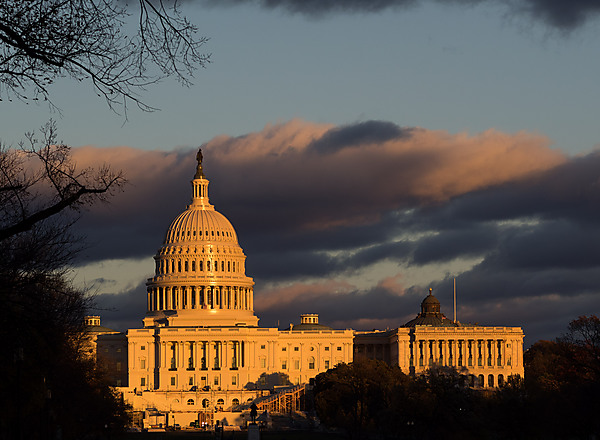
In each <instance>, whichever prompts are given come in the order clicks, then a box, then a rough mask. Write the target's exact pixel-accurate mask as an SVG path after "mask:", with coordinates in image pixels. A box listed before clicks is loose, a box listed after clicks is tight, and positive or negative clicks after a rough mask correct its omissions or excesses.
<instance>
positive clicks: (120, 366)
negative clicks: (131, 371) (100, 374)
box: [117, 362, 122, 372]
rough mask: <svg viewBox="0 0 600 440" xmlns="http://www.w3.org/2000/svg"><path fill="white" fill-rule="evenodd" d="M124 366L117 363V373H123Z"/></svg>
mask: <svg viewBox="0 0 600 440" xmlns="http://www.w3.org/2000/svg"><path fill="white" fill-rule="evenodd" d="M121 368H122V365H121V362H117V371H119V372H120V371H121Z"/></svg>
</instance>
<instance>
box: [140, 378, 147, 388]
mask: <svg viewBox="0 0 600 440" xmlns="http://www.w3.org/2000/svg"><path fill="white" fill-rule="evenodd" d="M140 386H141V387H145V386H146V378H145V377H142V378H141V379H140Z"/></svg>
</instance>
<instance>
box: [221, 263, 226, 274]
mask: <svg viewBox="0 0 600 440" xmlns="http://www.w3.org/2000/svg"><path fill="white" fill-rule="evenodd" d="M221 272H225V262H224V261H221Z"/></svg>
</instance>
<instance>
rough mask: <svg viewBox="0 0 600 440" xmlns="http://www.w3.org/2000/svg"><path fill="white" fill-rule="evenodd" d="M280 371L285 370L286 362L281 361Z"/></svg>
mask: <svg viewBox="0 0 600 440" xmlns="http://www.w3.org/2000/svg"><path fill="white" fill-rule="evenodd" d="M281 369H282V370H287V361H281Z"/></svg>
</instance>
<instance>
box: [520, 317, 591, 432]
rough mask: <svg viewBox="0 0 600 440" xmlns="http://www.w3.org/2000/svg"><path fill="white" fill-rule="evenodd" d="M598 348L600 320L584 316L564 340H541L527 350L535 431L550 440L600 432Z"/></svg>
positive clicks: (527, 380) (527, 383)
mask: <svg viewBox="0 0 600 440" xmlns="http://www.w3.org/2000/svg"><path fill="white" fill-rule="evenodd" d="M599 347H600V320H599V319H598V318H597V317H596V316H590V317H587V316H581V317H579V318H577V319H575V320H574V321H572V322H571V323H570V324H569V327H568V330H567V332H566V333H565V334H564V335H563V336H562V337H561V338H558V339H557V340H556V341H539V342H536V343H535V344H534V345H533V346H531V348H529V349H528V350H527V351H526V352H525V356H524V357H525V359H524V360H525V384H524V389H525V392H526V393H527V403H528V410H529V412H530V423H531V431H530V432H534V431H535V432H537V433H540V434H542V433H543V434H544V435H546V438H591V437H592V436H598V435H600V421H599V420H598V417H597V415H598V413H599V411H600V399H598V396H599V395H600V358H599V357H598V350H599ZM549 414H552V415H553V416H552V417H548V415H549ZM540 437H542V435H540Z"/></svg>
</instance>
